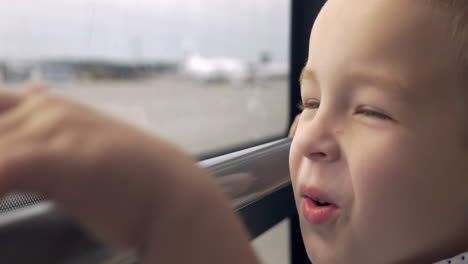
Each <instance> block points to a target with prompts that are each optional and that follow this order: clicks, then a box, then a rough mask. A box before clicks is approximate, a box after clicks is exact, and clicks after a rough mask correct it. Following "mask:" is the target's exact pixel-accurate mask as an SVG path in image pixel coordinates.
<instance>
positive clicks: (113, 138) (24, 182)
mask: <svg viewBox="0 0 468 264" xmlns="http://www.w3.org/2000/svg"><path fill="white" fill-rule="evenodd" d="M0 109H2V112H1V113H0V150H1V155H0V188H1V189H2V190H3V191H9V190H12V189H14V190H21V191H37V192H41V193H43V194H45V195H46V196H48V197H51V198H53V199H56V200H57V201H58V202H59V204H61V205H63V206H64V208H66V209H67V210H68V211H70V212H72V214H73V215H75V216H76V217H78V219H79V220H81V222H82V224H84V225H85V226H87V227H88V228H91V229H92V230H93V231H97V234H99V236H100V237H101V238H102V239H105V240H106V241H108V242H113V243H119V244H120V243H121V244H123V245H125V246H135V245H136V244H138V243H139V239H141V238H142V237H144V232H145V227H144V224H145V223H143V222H142V220H144V219H148V217H149V216H150V214H151V213H152V209H154V207H155V205H154V204H152V203H153V201H154V200H155V199H154V198H153V199H150V197H149V196H150V195H151V196H154V197H156V196H157V189H156V188H155V187H156V186H157V185H158V184H163V182H158V180H159V179H158V178H157V177H150V175H142V174H145V173H148V171H152V172H154V171H155V169H156V168H150V166H158V164H154V162H150V161H149V158H150V157H151V156H153V155H157V153H154V151H152V150H150V149H148V145H151V144H153V145H154V142H153V141H155V139H153V138H152V137H150V136H148V135H146V134H144V133H142V132H139V131H137V130H135V129H132V128H131V127H129V126H126V125H125V124H122V123H120V122H118V121H115V120H113V119H110V118H107V117H105V116H102V115H100V114H98V113H96V112H93V111H91V110H89V109H87V108H85V107H83V106H81V105H78V104H75V103H72V102H69V101H66V100H64V99H60V98H55V97H51V96H47V95H43V94H40V95H29V96H22V95H16V94H6V93H1V94H0ZM162 147H166V146H162ZM158 169H163V168H158ZM132 177H139V180H138V181H135V180H134V178H132ZM154 192H156V193H154ZM138 229H140V230H138Z"/></svg>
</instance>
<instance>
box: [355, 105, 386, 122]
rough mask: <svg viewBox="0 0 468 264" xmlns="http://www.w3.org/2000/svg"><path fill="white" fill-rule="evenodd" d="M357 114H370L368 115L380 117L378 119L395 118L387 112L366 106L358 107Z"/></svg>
mask: <svg viewBox="0 0 468 264" xmlns="http://www.w3.org/2000/svg"><path fill="white" fill-rule="evenodd" d="M356 114H362V115H365V116H368V117H372V118H378V119H382V120H389V121H392V120H393V118H391V117H389V116H388V115H386V114H382V113H380V112H377V111H375V110H371V109H365V108H360V109H358V110H357V111H356Z"/></svg>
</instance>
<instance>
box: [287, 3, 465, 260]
mask: <svg viewBox="0 0 468 264" xmlns="http://www.w3.org/2000/svg"><path fill="white" fill-rule="evenodd" d="M422 2H423V1H420V0H415V1H408V0H329V1H328V3H327V4H326V6H325V7H324V9H323V10H322V12H321V14H320V15H319V17H318V19H317V21H316V24H315V25H314V29H313V30H312V34H311V40H310V48H309V50H310V52H309V59H308V62H307V65H306V67H305V71H304V74H303V80H302V88H301V96H302V101H303V103H304V104H305V106H306V109H305V110H304V111H303V114H302V116H301V119H300V122H299V125H298V127H297V131H296V135H295V138H294V141H293V143H292V147H291V153H290V169H291V177H292V182H293V187H294V191H295V197H296V204H297V207H298V210H299V215H300V217H301V228H302V233H303V237H304V241H305V245H306V248H307V251H308V254H309V257H310V258H311V259H312V260H313V261H314V263H319V264H322V263H396V262H405V261H407V262H409V263H418V262H419V263H424V262H426V261H428V262H430V261H437V260H439V258H442V257H451V254H453V255H455V254H456V253H458V252H459V251H465V250H468V235H467V234H468V232H465V233H464V234H463V233H460V231H461V232H463V231H464V230H465V229H467V228H468V226H467V223H468V222H467V221H468V175H467V172H468V162H466V161H467V156H468V155H467V151H466V145H463V144H464V143H465V142H466V140H465V139H464V135H463V133H464V129H463V127H464V123H465V120H463V115H464V114H465V113H468V112H466V110H465V108H464V103H463V100H465V97H463V96H464V94H463V93H462V91H461V90H462V89H461V86H462V84H461V81H459V78H458V75H457V71H459V70H460V69H459V67H458V65H457V64H456V63H455V59H454V53H455V52H453V50H454V48H455V45H454V44H453V43H450V41H449V39H450V35H449V33H448V32H449V24H448V23H447V22H446V21H445V20H444V19H445V18H444V17H443V16H444V14H442V13H439V14H435V12H434V11H433V10H432V9H430V7H427V6H425V4H423V3H422ZM467 88H468V87H467ZM467 92H468V91H467ZM467 95H468V94H467ZM317 190H318V192H317ZM306 196H319V197H318V198H322V200H325V202H333V203H334V206H333V205H332V206H329V207H320V208H318V207H317V205H316V203H315V202H313V200H312V199H310V197H309V198H307V197H306ZM315 198H317V197H315ZM428 262H427V263H428Z"/></svg>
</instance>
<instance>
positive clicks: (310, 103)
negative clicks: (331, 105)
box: [297, 100, 320, 111]
mask: <svg viewBox="0 0 468 264" xmlns="http://www.w3.org/2000/svg"><path fill="white" fill-rule="evenodd" d="M297 107H298V108H299V109H300V110H301V111H303V110H305V109H317V108H319V107H320V102H319V101H316V100H307V101H305V102H300V103H299V104H298V105H297Z"/></svg>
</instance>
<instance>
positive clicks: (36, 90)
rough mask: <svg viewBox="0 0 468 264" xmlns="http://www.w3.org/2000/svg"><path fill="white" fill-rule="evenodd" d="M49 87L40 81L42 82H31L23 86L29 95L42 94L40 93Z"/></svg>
mask: <svg viewBox="0 0 468 264" xmlns="http://www.w3.org/2000/svg"><path fill="white" fill-rule="evenodd" d="M46 89H47V85H46V84H44V83H40V82H31V83H27V84H26V85H25V86H24V88H23V91H24V92H25V93H26V94H28V95H31V94H40V93H43V92H45V91H46Z"/></svg>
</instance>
